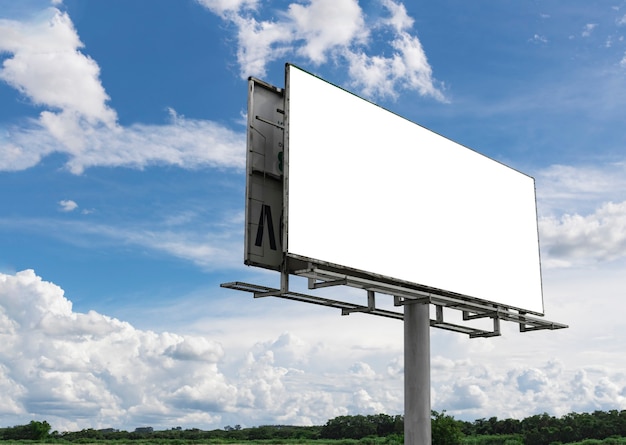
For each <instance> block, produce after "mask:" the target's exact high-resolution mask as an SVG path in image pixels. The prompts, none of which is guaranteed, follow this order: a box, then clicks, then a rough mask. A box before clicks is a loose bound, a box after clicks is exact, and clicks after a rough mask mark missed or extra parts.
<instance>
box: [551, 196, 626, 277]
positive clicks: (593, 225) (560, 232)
mask: <svg viewBox="0 0 626 445" xmlns="http://www.w3.org/2000/svg"><path fill="white" fill-rule="evenodd" d="M540 227H541V236H542V244H543V249H544V251H545V252H546V253H547V254H548V256H549V259H550V260H552V261H551V262H550V263H548V265H562V266H571V265H574V264H580V263H583V264H584V263H593V262H603V261H611V260H615V259H618V258H622V257H624V256H626V201H624V202H621V203H612V202H609V203H606V204H603V205H602V206H601V207H600V208H599V209H597V210H596V211H595V212H594V213H592V214H589V215H585V216H582V215H578V214H572V215H570V214H565V215H563V216H561V217H558V218H556V217H549V218H543V219H541V221H540Z"/></svg>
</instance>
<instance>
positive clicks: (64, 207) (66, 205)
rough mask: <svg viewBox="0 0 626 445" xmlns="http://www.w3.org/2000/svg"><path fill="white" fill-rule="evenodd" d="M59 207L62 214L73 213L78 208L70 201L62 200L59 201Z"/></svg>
mask: <svg viewBox="0 0 626 445" xmlns="http://www.w3.org/2000/svg"><path fill="white" fill-rule="evenodd" d="M59 206H60V207H61V211H62V212H73V211H74V210H76V209H77V208H78V204H76V202H75V201H72V200H71V199H63V200H61V201H59Z"/></svg>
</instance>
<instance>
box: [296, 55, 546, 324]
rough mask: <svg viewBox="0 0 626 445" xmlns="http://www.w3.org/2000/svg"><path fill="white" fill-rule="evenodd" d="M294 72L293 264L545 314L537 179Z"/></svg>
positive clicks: (330, 85) (311, 77) (328, 85)
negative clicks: (296, 260)
mask: <svg viewBox="0 0 626 445" xmlns="http://www.w3.org/2000/svg"><path fill="white" fill-rule="evenodd" d="M286 69H287V79H286V104H285V105H286V116H285V118H286V121H285V122H286V127H285V130H286V134H285V147H286V150H287V152H286V153H285V159H286V162H287V163H286V170H285V175H286V180H285V211H286V218H285V221H286V222H287V224H288V225H287V227H286V229H285V231H286V232H285V237H286V246H285V249H286V252H287V254H288V255H289V254H291V255H296V256H300V257H305V258H310V259H312V260H316V261H320V262H327V263H332V264H335V265H339V266H344V267H347V268H352V269H358V270H360V271H364V272H367V273H372V274H379V275H384V276H386V277H389V278H392V279H397V280H402V281H407V282H411V283H416V284H419V285H423V286H429V287H433V288H437V289H441V290H444V291H448V292H454V293H458V294H462V295H464V296H468V297H471V298H477V299H480V300H486V301H490V302H495V303H498V304H501V305H504V306H507V307H512V308H517V309H521V310H525V311H529V312H533V313H538V314H543V297H542V286H541V268H540V258H539V239H538V231H537V212H536V203H535V185H534V179H533V178H531V177H529V176H527V175H525V174H523V173H520V172H518V171H516V170H513V169H511V168H510V167H507V166H505V165H503V164H501V163H499V162H497V161H494V160H492V159H489V158H487V157H485V156H483V155H481V154H479V153H477V152H475V151H472V150H470V149H468V148H466V147H463V146H461V145H459V144H457V143H455V142H453V141H451V140H449V139H446V138H444V137H442V136H440V135H438V134H436V133H433V132H432V131H430V130H428V129H426V128H423V127H421V126H419V125H417V124H415V123H413V122H410V121H408V120H406V119H404V118H402V117H400V116H398V115H396V114H393V113H391V112H389V111H387V110H385V109H383V108H381V107H378V106H377V105H375V104H372V103H371V102H368V101H366V100H364V99H362V98H360V97H358V96H355V95H353V94H351V93H349V92H347V91H345V90H343V89H340V88H338V87H336V86H334V85H332V84H329V83H327V82H326V81H324V80H322V79H319V78H317V77H315V76H313V75H311V74H309V73H307V72H305V71H302V70H301V69H299V68H297V67H295V66H292V65H287V68H286Z"/></svg>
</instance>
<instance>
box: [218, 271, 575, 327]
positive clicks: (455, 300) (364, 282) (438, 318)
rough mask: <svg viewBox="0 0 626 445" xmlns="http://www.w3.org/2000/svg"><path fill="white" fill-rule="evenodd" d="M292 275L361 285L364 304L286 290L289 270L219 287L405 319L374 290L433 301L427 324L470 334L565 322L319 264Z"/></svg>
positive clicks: (318, 283) (317, 282)
mask: <svg viewBox="0 0 626 445" xmlns="http://www.w3.org/2000/svg"><path fill="white" fill-rule="evenodd" d="M292 274H293V275H296V276H300V277H304V278H307V279H308V288H309V289H311V290H314V289H321V288H326V287H333V286H349V287H353V288H358V289H363V290H365V291H366V293H367V304H366V305H360V304H356V303H351V302H347V301H340V300H334V299H330V298H327V297H324V296H318V295H310V294H305V293H300V292H293V291H290V290H289V273H288V272H285V271H283V272H281V289H276V288H272V287H267V286H263V285H258V284H250V283H243V282H240V281H235V282H230V283H223V284H221V287H223V288H227V289H234V290H239V291H244V292H250V293H252V294H253V295H254V298H262V297H278V298H283V299H286V300H293V301H300V302H303V303H311V304H317V305H320V306H326V307H332V308H336V309H341V314H342V315H350V314H352V313H355V312H360V313H366V314H371V315H377V316H380V317H387V318H395V319H398V320H403V319H404V313H403V312H396V311H393V310H388V309H381V308H379V307H376V294H377V293H380V294H385V295H391V296H393V301H394V306H396V307H401V306H404V305H407V304H432V305H434V306H435V319H434V320H433V319H430V326H432V327H434V328H439V329H445V330H448V331H454V332H460V333H462V334H467V335H469V337H470V338H481V337H482V338H484V337H496V336H499V335H501V332H500V320H504V321H511V322H514V323H518V324H519V329H520V332H529V331H538V330H545V329H548V330H555V329H563V328H567V327H568V326H567V325H565V324H561V323H555V322H552V321H548V320H545V319H542V318H538V317H535V316H531V315H528V313H527V312H524V311H522V310H518V309H514V308H510V307H506V306H502V305H498V304H493V303H489V302H484V301H481V300H476V299H471V298H468V297H465V296H462V295H458V294H453V293H447V292H444V291H437V290H435V289H433V290H422V289H415V288H411V287H409V286H405V285H397V284H390V283H385V282H383V281H377V280H370V279H367V278H362V277H357V276H351V275H348V274H345V273H341V272H336V271H332V270H327V269H324V268H323V266H320V265H319V264H316V265H314V264H310V265H309V267H307V268H305V269H300V270H295V271H293V272H292ZM444 309H450V310H458V311H461V312H462V314H463V320H464V321H470V320H477V319H491V320H492V323H493V328H492V329H491V330H485V329H478V328H475V327H472V326H467V325H461V324H456V323H450V322H448V321H445V319H444Z"/></svg>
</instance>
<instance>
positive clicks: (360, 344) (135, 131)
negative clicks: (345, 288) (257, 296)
mask: <svg viewBox="0 0 626 445" xmlns="http://www.w3.org/2000/svg"><path fill="white" fill-rule="evenodd" d="M625 35H626V2H624V1H614V2H601V3H594V4H591V3H589V2H587V1H583V0H576V1H568V2H557V1H533V2H522V3H520V2H513V1H504V2H498V3H497V4H494V3H493V2H485V1H476V2H459V1H451V0H450V1H440V2H435V3H433V2H407V3H406V4H403V3H400V2H394V1H392V0H386V1H382V2H360V3H357V2H356V1H354V0H333V1H328V0H314V1H310V2H309V1H303V2H271V3H269V2H260V1H255V0H181V1H176V2H174V1H171V0H170V1H167V0H149V1H148V0H135V1H133V2H116V1H111V0H109V1H104V0H90V1H89V2H84V1H79V0H73V1H72V0H64V1H59V0H56V1H48V0H28V1H20V2H15V1H11V0H0V62H1V64H2V65H1V67H0V188H1V189H2V190H3V193H2V194H1V195H0V200H1V201H0V202H1V203H2V205H1V206H0V335H2V337H3V341H2V342H1V343H2V345H3V346H2V347H0V374H1V375H2V378H1V379H0V394H2V396H0V397H2V403H1V404H0V405H2V406H1V407H0V424H3V425H14V424H19V423H22V422H24V423H26V422H28V421H30V420H31V419H45V420H48V421H49V422H50V423H51V424H52V425H53V427H54V428H55V429H58V430H59V431H64V430H75V429H81V428H89V427H93V428H100V427H101V428H105V427H116V428H125V429H134V428H135V427H137V426H144V425H152V426H154V427H156V428H169V427H172V426H178V425H181V426H183V427H190V428H191V427H198V428H205V429H211V428H221V427H223V426H225V425H229V424H230V425H234V424H241V425H246V426H253V425H259V424H268V423H292V424H322V423H324V422H325V421H326V420H327V419H329V418H332V417H335V416H337V415H343V414H358V413H361V414H367V413H377V412H386V413H389V414H395V413H401V412H402V326H401V323H399V322H396V321H393V320H378V319H376V320H372V318H371V317H366V316H361V315H358V314H356V315H352V316H350V317H340V316H339V314H338V313H336V312H335V311H333V310H329V309H324V308H317V307H308V306H306V305H303V304H297V303H292V302H284V301H276V300H260V301H259V300H253V299H252V298H251V297H249V296H248V295H246V294H239V293H237V292H233V291H228V290H224V289H220V288H219V284H220V283H222V282H225V281H235V280H242V281H250V282H261V283H266V284H270V285H273V286H275V285H276V283H277V281H278V277H277V276H276V275H275V274H273V273H268V272H266V271H262V270H256V269H252V268H247V267H245V266H244V265H243V264H242V262H243V215H244V187H245V177H244V176H245V175H244V163H245V159H244V158H245V112H246V96H247V82H246V79H247V77H248V76H251V75H252V76H256V77H259V78H261V79H263V80H266V81H268V82H269V83H271V84H274V85H276V86H283V82H284V80H283V67H284V63H285V62H287V61H289V62H293V63H296V64H297V65H299V66H301V67H303V68H304V69H307V70H309V71H311V72H313V73H315V74H318V75H320V76H321V77H323V78H325V79H327V80H329V81H331V82H332V83H335V84H337V85H340V86H342V87H344V88H346V89H348V90H350V91H353V92H355V93H357V94H359V95H361V96H363V97H366V98H368V99H369V100H372V101H374V102H376V103H378V104H380V105H382V106H384V107H385V108H387V109H389V110H391V111H394V112H395V113H397V114H400V115H402V116H404V117H406V118H408V119H410V120H412V121H414V122H417V123H419V124H421V125H424V126H426V127H428V128H430V129H431V130H433V131H436V132H437V133H439V134H442V135H445V136H447V137H449V138H451V139H453V140H455V141H457V142H459V143H461V144H463V145H466V146H468V147H471V148H473V149H475V150H477V151H479V152H481V153H484V154H486V155H487V156H490V157H492V158H494V159H496V160H499V161H502V162H504V163H506V164H508V165H510V166H512V167H514V168H517V169H519V170H521V171H523V172H525V173H527V174H530V175H531V176H533V177H535V178H536V186H537V197H538V208H539V227H540V238H541V246H542V260H543V278H544V299H545V308H546V317H547V318H548V319H551V320H556V321H560V322H564V323H567V324H569V325H570V326H571V327H570V328H569V329H567V330H563V331H557V332H535V333H526V334H519V333H518V332H517V331H516V327H515V326H507V327H505V332H504V335H503V336H502V337H500V338H495V339H487V340H469V339H467V338H465V337H462V336H460V335H457V334H453V333H447V332H442V331H436V330H435V331H433V332H432V367H433V387H432V395H433V397H432V400H433V408H434V409H438V410H443V409H445V410H447V412H448V413H450V414H452V415H454V416H455V417H457V418H462V419H466V420H474V419H477V418H481V417H491V416H497V417H500V418H504V417H518V418H519V417H524V416H527V415H531V414H535V413H541V412H548V413H550V414H553V415H562V414H566V413H568V412H570V411H589V410H594V409H626V374H625V373H624V371H623V370H624V369H625V368H626V359H625V358H624V356H623V350H624V347H625V346H626V345H624V339H623V335H622V332H623V321H622V319H621V317H620V310H621V309H622V307H623V304H622V300H621V299H622V298H623V289H624V288H626V281H625V280H626V278H625V277H626V273H625V272H626V260H625V257H626V179H625V178H626V167H625V166H626V163H625V151H624V147H625V144H626V132H625V131H624V120H625V118H626V112H625V110H626V108H625V106H624V105H626V41H625V40H624V36H625Z"/></svg>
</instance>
